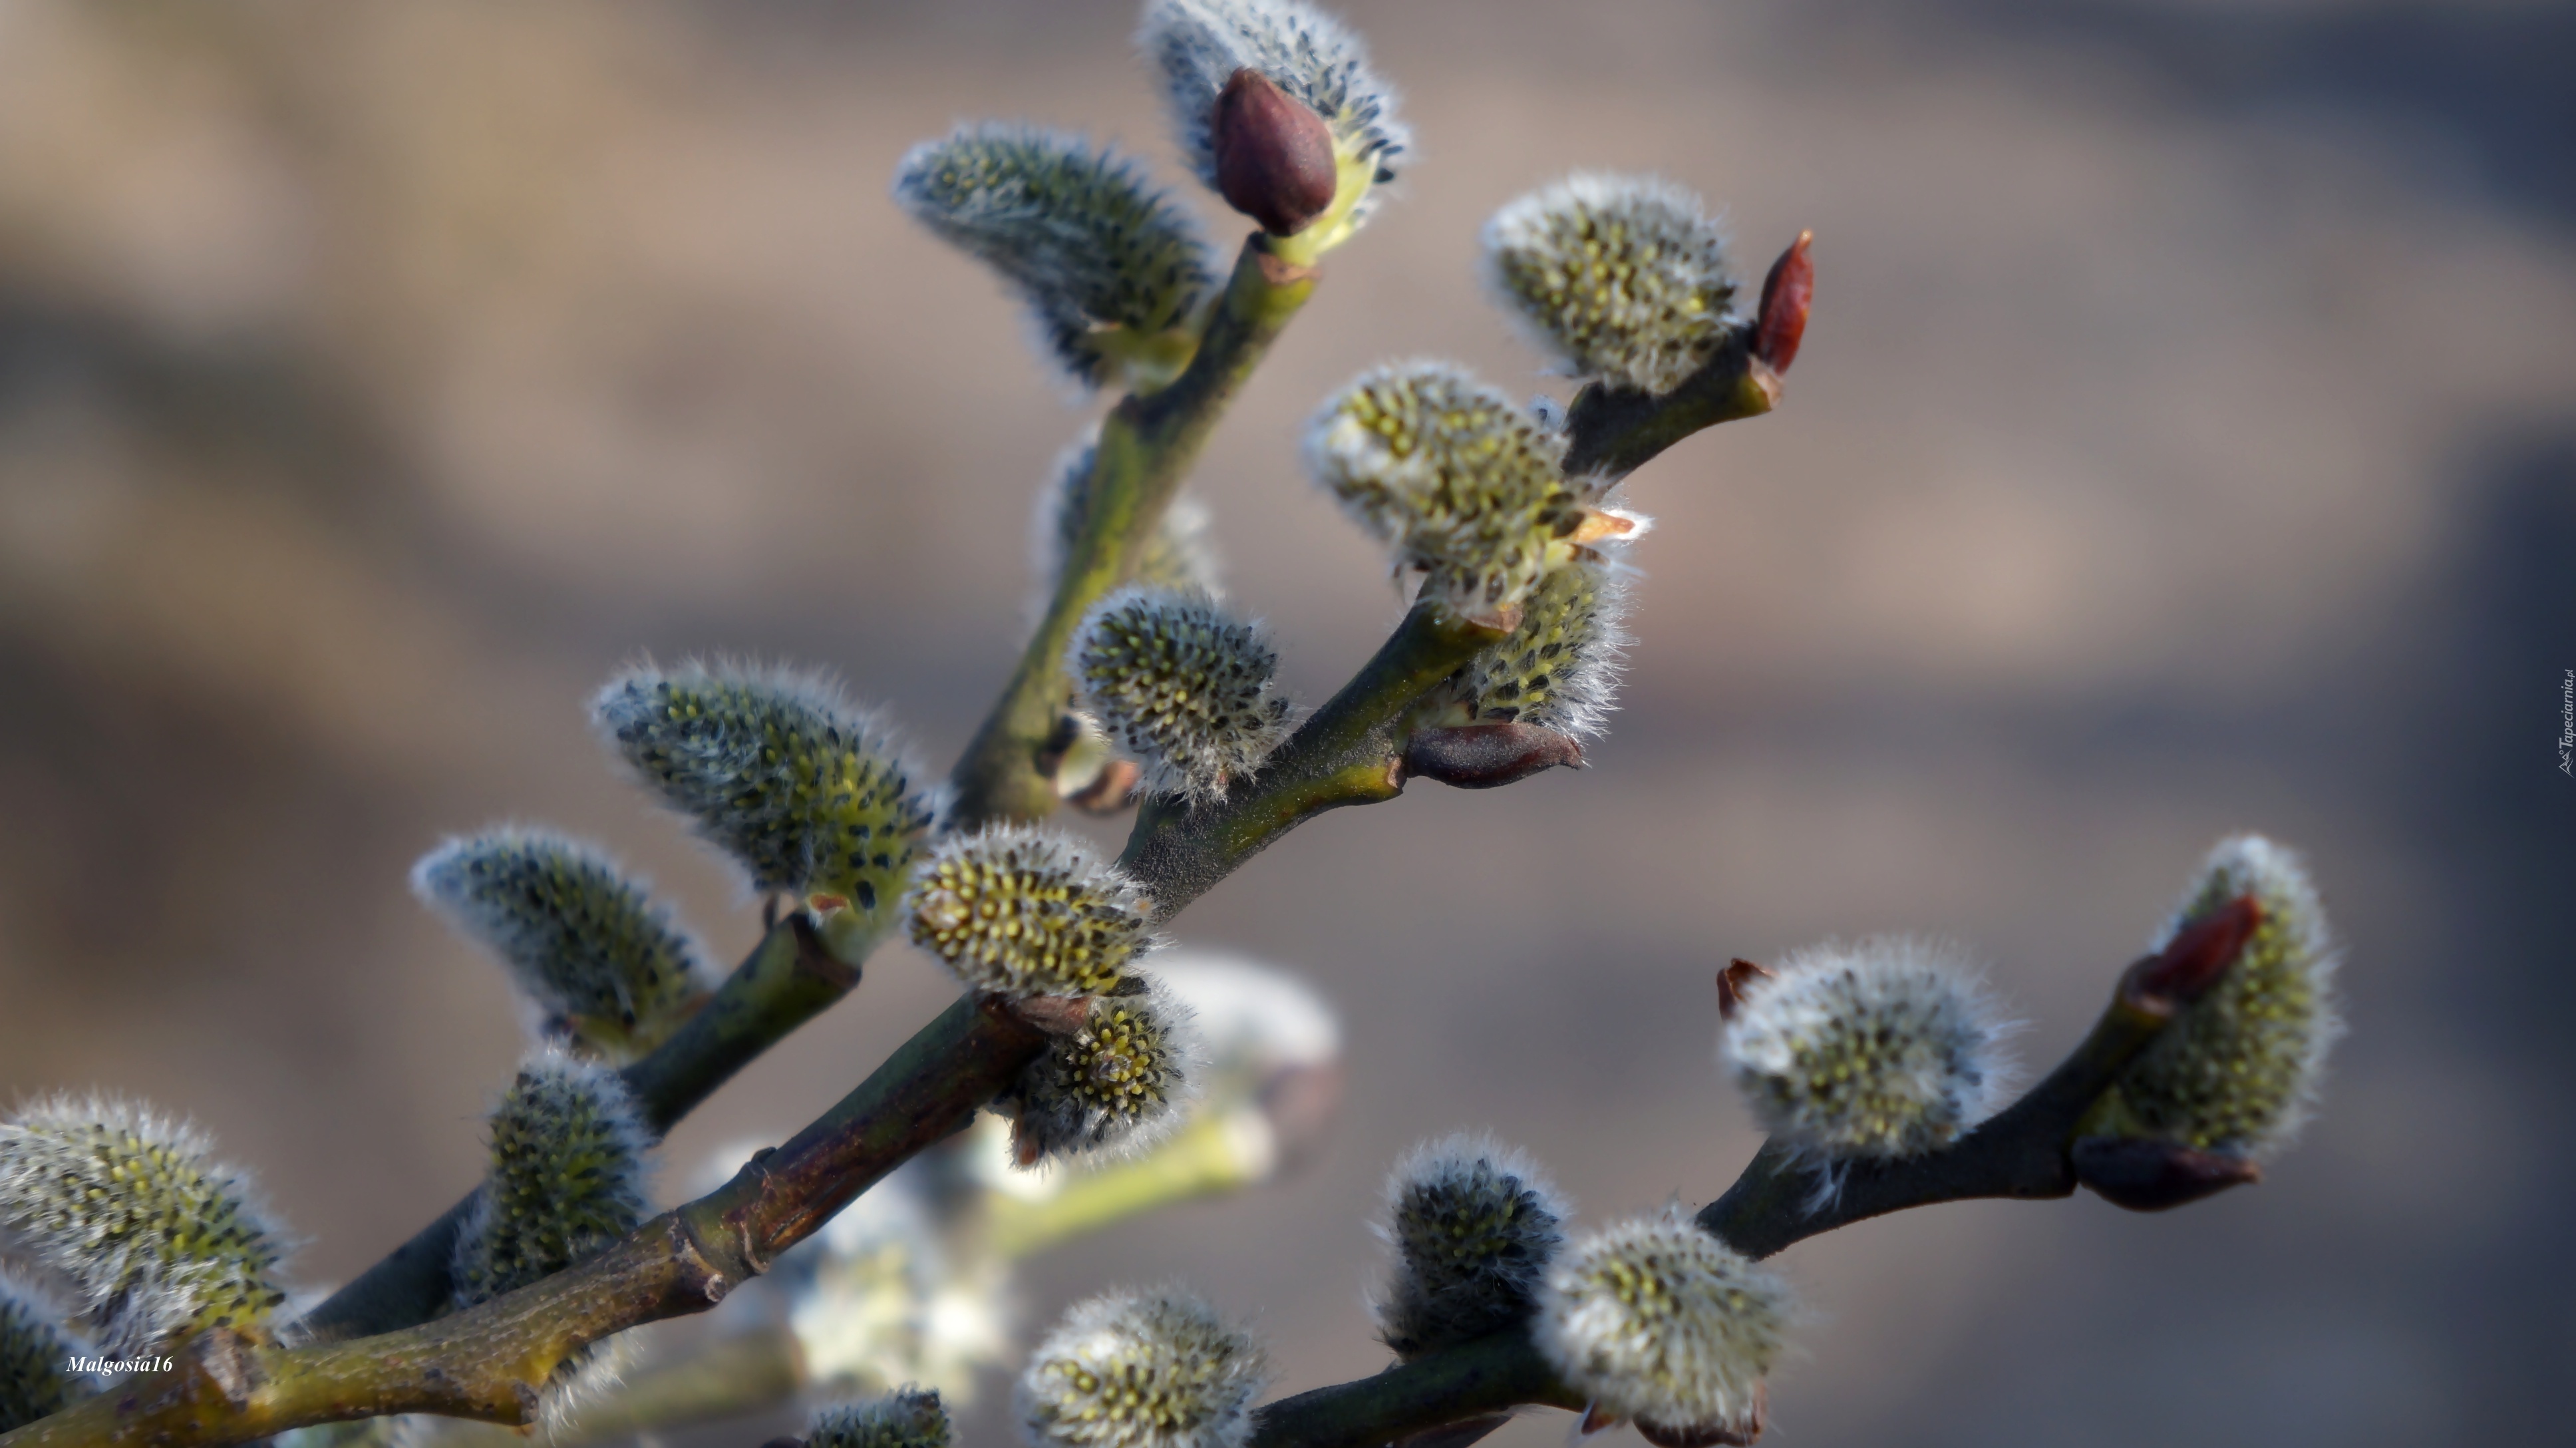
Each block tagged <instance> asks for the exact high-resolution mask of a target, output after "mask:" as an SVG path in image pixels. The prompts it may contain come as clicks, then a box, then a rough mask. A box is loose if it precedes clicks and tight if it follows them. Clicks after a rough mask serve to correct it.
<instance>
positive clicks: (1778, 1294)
mask: <svg viewBox="0 0 2576 1448" xmlns="http://www.w3.org/2000/svg"><path fill="white" fill-rule="evenodd" d="M1794 1311H1795V1309H1794V1306H1793V1304H1792V1300H1791V1298H1790V1296H1789V1290H1788V1287H1787V1285H1786V1284H1784V1283H1782V1282H1781V1281H1780V1279H1779V1278H1778V1277H1777V1276H1775V1275H1773V1274H1772V1273H1771V1272H1769V1271H1767V1270H1765V1269H1764V1268H1762V1267H1761V1266H1759V1265H1757V1264H1756V1263H1755V1262H1753V1261H1752V1260H1751V1259H1750V1258H1748V1257H1746V1256H1744V1254H1742V1253H1740V1252H1737V1251H1736V1250H1735V1249H1734V1248H1732V1247H1729V1246H1727V1245H1726V1244H1725V1243H1723V1242H1721V1241H1719V1240H1718V1239H1717V1238H1716V1237H1714V1236H1711V1235H1710V1234H1709V1233H1707V1232H1706V1231H1703V1230H1701V1229H1700V1227H1699V1226H1698V1225H1697V1224H1695V1223H1694V1222H1692V1221H1691V1220H1690V1219H1689V1218H1688V1217H1685V1216H1683V1215H1681V1214H1680V1212H1679V1211H1678V1210H1675V1211H1668V1212H1665V1213H1663V1214H1661V1215H1659V1216H1653V1217H1640V1218H1636V1219H1633V1220H1630V1221H1626V1222H1621V1223H1618V1224H1616V1225H1613V1226H1610V1227H1605V1228H1603V1229H1602V1230H1600V1231H1598V1232H1594V1233H1592V1234H1591V1235H1589V1236H1587V1237H1585V1238H1583V1239H1582V1240H1580V1241H1578V1242H1576V1243H1574V1244H1573V1245H1572V1246H1570V1247H1568V1248H1566V1249H1565V1250H1564V1251H1563V1252H1561V1253H1559V1254H1558V1255H1557V1258H1556V1261H1555V1264H1554V1265H1553V1266H1551V1267H1550V1268H1549V1269H1548V1273H1547V1281H1546V1284H1545V1286H1544V1288H1543V1289H1542V1291H1541V1294H1540V1298H1539V1313H1538V1319H1537V1327H1536V1330H1535V1332H1534V1333H1533V1334H1532V1336H1533V1337H1534V1338H1535V1340H1536V1342H1537V1344H1538V1348H1539V1351H1540V1353H1541V1354H1542V1355H1543V1356H1545V1357H1546V1358H1547V1360H1548V1363H1549V1364H1550V1365H1551V1366H1552V1367H1554V1368H1555V1369H1556V1370H1557V1373H1558V1374H1559V1375H1560V1376H1562V1377H1563V1378H1564V1379H1565V1382H1566V1383H1567V1385H1568V1386H1570V1387H1572V1388H1573V1389H1574V1390H1575V1391H1577V1392H1579V1393H1582V1394H1585V1395H1586V1396H1588V1397H1590V1398H1591V1399H1592V1400H1593V1402H1594V1404H1595V1406H1596V1408H1597V1409H1599V1410H1600V1411H1602V1412H1604V1413H1606V1414H1608V1415H1609V1416H1611V1417H1614V1418H1634V1419H1636V1420H1638V1421H1639V1422H1640V1423H1642V1424H1648V1425H1652V1426H1653V1427H1655V1428H1657V1429H1660V1430H1664V1433H1665V1435H1666V1436H1688V1435H1689V1434H1690V1432H1691V1430H1705V1429H1722V1430H1725V1431H1728V1432H1732V1433H1735V1434H1736V1435H1737V1436H1738V1438H1739V1440H1741V1441H1750V1437H1749V1434H1748V1430H1752V1431H1758V1430H1759V1424H1760V1414H1761V1401H1762V1398H1761V1384H1762V1380H1763V1377H1764V1375H1765V1374H1767V1373H1769V1372H1770V1370H1771V1365H1772V1364H1773V1363H1774V1362H1776V1361H1778V1359H1779V1356H1780V1353H1781V1350H1782V1349H1783V1348H1784V1347H1785V1346H1786V1345H1787V1342H1788V1333H1789V1326H1790V1322H1791V1319H1792V1317H1793V1315H1794Z"/></svg>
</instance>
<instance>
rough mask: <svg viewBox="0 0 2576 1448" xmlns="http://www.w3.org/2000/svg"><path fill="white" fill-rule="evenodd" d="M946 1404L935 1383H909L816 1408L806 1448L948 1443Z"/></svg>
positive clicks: (939, 1447)
mask: <svg viewBox="0 0 2576 1448" xmlns="http://www.w3.org/2000/svg"><path fill="white" fill-rule="evenodd" d="M949 1439H950V1431H949V1424H948V1410H947V1409H946V1408H945V1407H943V1406H942V1405H941V1403H940V1401H939V1394H938V1392H937V1391H936V1390H934V1389H931V1388H917V1387H911V1386H908V1385H907V1386H905V1387H902V1388H898V1389H896V1390H895V1391H894V1392H891V1393H887V1394H885V1395H884V1396H882V1397H876V1398H869V1399H867V1400H866V1401H864V1402H857V1403H836V1404H833V1405H831V1406H829V1407H824V1408H817V1409H816V1410H815V1411H814V1416H813V1418H812V1420H811V1421H810V1422H809V1423H808V1424H807V1426H806V1429H805V1448H948V1444H949Z"/></svg>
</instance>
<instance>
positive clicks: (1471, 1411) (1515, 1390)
mask: <svg viewBox="0 0 2576 1448" xmlns="http://www.w3.org/2000/svg"><path fill="white" fill-rule="evenodd" d="M1527 1404H1538V1405H1543V1406H1546V1407H1554V1408H1573V1409H1580V1408H1581V1407H1582V1406H1583V1399H1582V1398H1581V1397H1579V1396H1577V1395H1576V1394H1575V1393H1574V1391H1573V1390H1572V1389H1570V1388H1568V1387H1566V1386H1565V1385H1564V1384H1563V1383H1561V1382H1558V1381H1557V1378H1556V1372H1555V1370H1554V1369H1552V1368H1550V1367H1549V1366H1548V1365H1547V1360H1546V1359H1545V1358H1542V1357H1540V1356H1539V1355H1538V1349H1537V1348H1535V1347H1533V1346H1531V1345H1530V1340H1529V1334H1528V1333H1527V1332H1526V1331H1524V1330H1523V1329H1521V1328H1517V1327H1514V1328H1508V1329H1505V1330H1504V1331H1502V1332H1497V1333H1493V1334H1490V1335H1488V1336H1485V1337H1480V1338H1477V1339H1476V1340H1475V1341H1473V1342H1467V1343H1461V1344H1459V1345H1458V1346H1456V1347H1452V1348H1444V1349H1442V1350H1440V1351H1438V1352H1431V1353H1424V1354H1423V1355H1422V1356H1420V1357H1417V1358H1415V1359H1414V1360H1413V1361H1411V1362H1405V1363H1398V1364H1396V1365H1395V1366H1394V1367H1391V1368H1388V1369H1387V1370H1386V1371H1384V1372H1382V1373H1379V1374H1377V1375H1376V1376H1374V1377H1366V1378H1361V1379H1359V1380H1358V1381H1356V1382H1348V1383H1336V1384H1334V1385H1333V1386H1331V1387H1329V1388H1317V1389H1315V1390H1314V1391H1312V1392H1305V1393H1299V1394H1298V1395H1297V1396H1295V1397H1293V1398H1282V1399H1280V1400H1279V1401H1277V1402H1275V1403H1270V1404H1267V1405H1265V1406H1263V1407H1262V1408H1261V1409H1259V1410H1258V1411H1257V1412H1256V1413H1255V1415H1254V1418H1253V1424H1252V1441H1251V1444H1250V1448H1383V1445H1385V1444H1388V1443H1392V1442H1394V1441H1396V1440H1397V1439H1399V1438H1405V1437H1409V1436H1411V1435H1412V1434H1415V1433H1418V1432H1421V1431H1422V1430H1424V1429H1427V1428H1437V1427H1439V1426H1441V1425H1442V1424H1445V1423H1455V1422H1458V1421H1460V1420H1462V1419H1467V1418H1476V1417H1482V1416H1484V1415H1486V1414H1489V1413H1500V1412H1506V1411H1509V1410H1510V1409H1512V1408H1515V1407H1520V1406H1523V1405H1527Z"/></svg>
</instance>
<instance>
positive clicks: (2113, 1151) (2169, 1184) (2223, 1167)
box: [2069, 1136, 2263, 1212]
mask: <svg viewBox="0 0 2576 1448" xmlns="http://www.w3.org/2000/svg"><path fill="white" fill-rule="evenodd" d="M2069 1155H2070V1156H2071V1157H2072V1159H2073V1161H2074V1164H2075V1179H2076V1180H2077V1181H2079V1182H2082V1183H2083V1184H2084V1185H2086V1186H2088V1187H2091V1188H2092V1189H2093V1193H2094V1195H2096V1196H2098V1197H2100V1198H2101V1199H2102V1200H2104V1201H2106V1202H2109V1203H2110V1204H2111V1205H2113V1206H2115V1207H2126V1208H2128V1209H2129V1210H2130V1211H2133V1212H2162V1211H2169V1210H2171V1209H2172V1208H2175V1207H2180V1206H2187V1205H2189V1204H2190V1203H2193V1202H2196V1201H2199V1200H2200V1199H2201V1198H2203V1197H2208V1196H2216V1195H2217V1194H2218V1193H2220V1192H2223V1191H2225V1190H2227V1189H2228V1188H2229V1187H2236V1186H2244V1185H2246V1184H2247V1183H2249V1182H2259V1181H2261V1180H2262V1179H2263V1169H2262V1168H2261V1167H2259V1166H2256V1165H2255V1164H2254V1163H2252V1162H2250V1161H2247V1160H2246V1159H2245V1158H2243V1157H2241V1156H2230V1155H2228V1154H2227V1153H2225V1152H2220V1151H2194V1150H2192V1149H2191V1148H2190V1147H2187V1146H2182V1145H2178V1144H2176V1143H2174V1142H2170V1141H2148V1140H2142V1139H2139V1138H2135V1137H2124V1136H2086V1137H2079V1138H2077V1139H2076V1142H2075V1145H2074V1147H2073V1149H2072V1150H2071V1151H2070V1153H2069Z"/></svg>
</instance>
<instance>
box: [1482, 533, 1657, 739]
mask: <svg viewBox="0 0 2576 1448" xmlns="http://www.w3.org/2000/svg"><path fill="white" fill-rule="evenodd" d="M1628 587H1629V580H1628V577H1627V574H1626V571H1625V569H1624V568H1623V567H1622V565H1620V564H1619V563H1618V562H1616V561H1614V560H1612V559H1610V558H1607V557H1604V556H1601V555H1599V554H1594V555H1592V556H1589V557H1576V558H1574V559H1573V560H1571V561H1569V562H1567V563H1566V564H1565V565H1564V566H1562V567H1560V568H1558V569H1556V570H1555V571H1554V572H1552V573H1550V574H1548V575H1547V576H1546V577H1545V578H1543V579H1541V580H1540V581H1539V583H1538V585H1537V586H1536V587H1535V588H1533V589H1531V590H1530V595H1529V599H1528V601H1527V603H1526V604H1524V605H1523V612H1522V614H1521V622H1520V626H1519V627H1518V628H1516V629H1514V630H1512V633H1511V637H1509V638H1506V639H1504V640H1503V641H1502V642H1500V643H1498V644H1495V645H1494V646H1493V647H1491V648H1489V649H1486V650H1485V651H1484V652H1483V653H1480V654H1478V655H1477V656H1476V659H1475V662H1474V663H1472V664H1469V665H1468V666H1467V670H1466V673H1465V675H1464V676H1463V677H1462V678H1461V680H1460V681H1459V694H1460V697H1461V699H1462V700H1463V701H1464V703H1465V705H1466V707H1467V710H1468V712H1469V716H1470V719H1471V720H1472V722H1475V723H1480V724H1501V723H1511V722H1515V721H1517V722H1519V723H1523V724H1535V725H1537V726H1539V727H1540V728H1543V729H1553V730H1555V731H1556V732H1557V733H1559V734H1563V735H1567V736H1569V737H1571V738H1575V739H1591V738H1595V737H1597V736H1599V735H1600V733H1601V732H1602V730H1603V728H1604V727H1606V725H1607V724H1608V715H1609V714H1610V711H1611V710H1613V709H1615V708H1617V707H1618V705H1617V703H1616V700H1617V697H1618V691H1619V670H1620V665H1621V663H1622V661H1623V660H1624V658H1625V657H1626V654H1627V650H1628V644H1629V636H1628V630H1627V627H1626V619H1627V615H1628Z"/></svg>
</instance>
